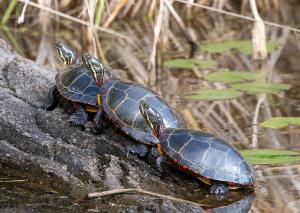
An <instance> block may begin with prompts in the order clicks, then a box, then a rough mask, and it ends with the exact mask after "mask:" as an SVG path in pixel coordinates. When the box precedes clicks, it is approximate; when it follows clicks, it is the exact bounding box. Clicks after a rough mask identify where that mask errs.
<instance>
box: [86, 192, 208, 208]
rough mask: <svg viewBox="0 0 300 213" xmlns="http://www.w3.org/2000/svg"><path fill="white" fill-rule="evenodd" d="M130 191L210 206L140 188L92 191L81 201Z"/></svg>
mask: <svg viewBox="0 0 300 213" xmlns="http://www.w3.org/2000/svg"><path fill="white" fill-rule="evenodd" d="M130 192H135V193H142V194H146V195H151V196H154V197H159V198H162V199H167V200H172V201H175V202H179V203H188V204H192V205H197V206H211V205H208V204H201V203H196V202H193V201H189V200H184V199H181V198H176V197H172V196H169V195H164V194H160V193H155V192H151V191H147V190H144V189H141V188H128V189H113V190H108V191H103V192H93V193H89V194H87V195H86V196H85V197H83V199H82V200H81V201H84V200H90V199H96V198H100V197H104V196H108V195H115V194H122V193H130Z"/></svg>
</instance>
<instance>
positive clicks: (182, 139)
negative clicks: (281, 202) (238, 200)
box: [139, 100, 255, 194]
mask: <svg viewBox="0 0 300 213" xmlns="http://www.w3.org/2000/svg"><path fill="white" fill-rule="evenodd" d="M139 108H140V111H141V114H142V115H143V117H144V118H145V120H146V121H147V123H148V125H149V127H151V129H152V131H153V133H154V135H155V136H156V137H157V138H158V140H159V144H158V145H157V148H158V150H159V152H160V155H159V157H158V158H157V160H156V163H157V168H158V169H159V170H161V169H162V168H163V165H162V163H163V162H165V161H166V160H169V162H171V163H172V164H173V165H175V166H176V167H177V168H179V169H181V170H183V171H186V172H188V173H190V174H192V175H193V176H195V177H196V178H198V179H200V180H201V181H203V182H205V183H206V184H209V185H211V187H210V189H209V191H210V193H211V194H225V193H227V192H228V189H229V188H232V189H234V188H239V187H251V186H253V185H254V182H255V178H254V175H255V174H254V170H252V168H251V166H250V165H248V163H247V162H246V161H245V160H244V159H243V157H242V156H241V155H240V154H239V153H238V152H237V151H236V150H235V149H234V148H233V147H232V146H231V145H229V144H227V143H226V142H225V141H224V140H222V139H220V138H217V137H215V136H214V135H212V134H209V133H206V132H201V131H197V130H192V129H183V128H170V127H165V126H164V122H163V121H162V116H161V115H160V112H158V111H157V110H156V109H155V108H154V107H152V105H151V103H149V102H146V100H145V101H144V100H141V101H140V103H139Z"/></svg>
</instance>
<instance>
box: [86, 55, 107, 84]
mask: <svg viewBox="0 0 300 213" xmlns="http://www.w3.org/2000/svg"><path fill="white" fill-rule="evenodd" d="M82 61H83V62H84V64H85V65H86V66H87V67H88V68H89V70H90V71H91V72H92V74H93V76H94V78H95V80H96V82H97V85H98V86H100V85H102V83H103V78H104V67H103V65H102V63H101V62H100V60H99V59H97V58H95V57H93V56H91V55H89V54H87V53H83V54H82Z"/></svg>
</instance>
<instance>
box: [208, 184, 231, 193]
mask: <svg viewBox="0 0 300 213" xmlns="http://www.w3.org/2000/svg"><path fill="white" fill-rule="evenodd" d="M228 192H229V188H228V186H227V185H226V184H224V183H213V184H212V185H211V187H210V188H209V193H210V194H212V195H225V194H227V193H228Z"/></svg>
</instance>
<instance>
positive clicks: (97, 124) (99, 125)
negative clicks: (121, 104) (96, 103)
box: [92, 107, 105, 134]
mask: <svg viewBox="0 0 300 213" xmlns="http://www.w3.org/2000/svg"><path fill="white" fill-rule="evenodd" d="M103 115H104V111H103V109H102V108H101V107H100V108H99V109H98V111H97V113H96V115H95V117H94V128H93V131H92V132H93V133H94V134H97V133H99V132H100V131H101V130H102V129H103V128H104V127H105V123H104V122H103Z"/></svg>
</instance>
